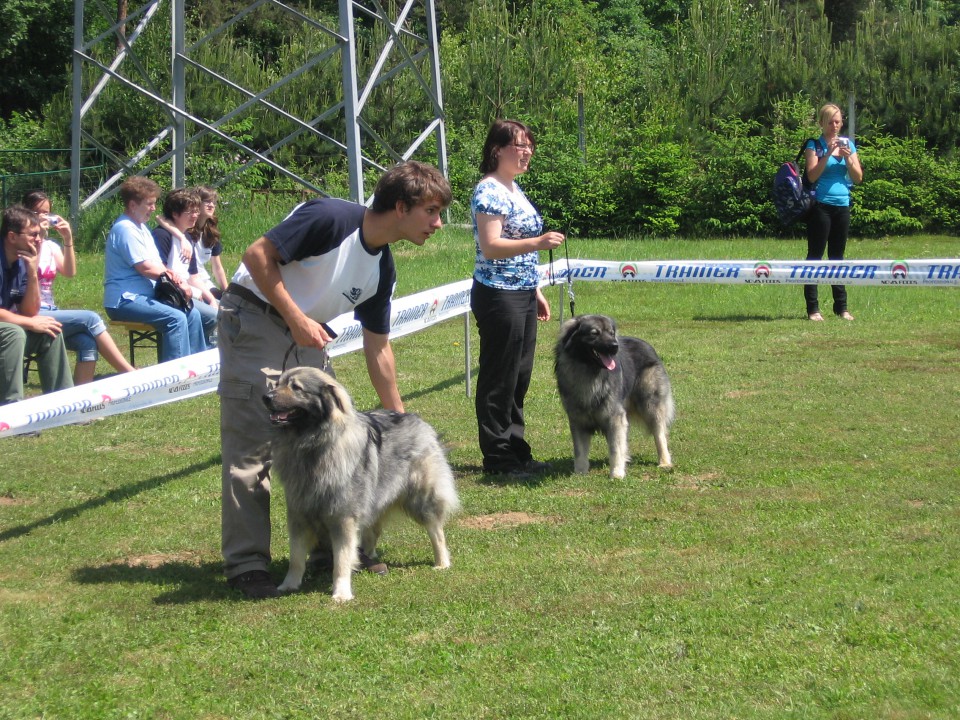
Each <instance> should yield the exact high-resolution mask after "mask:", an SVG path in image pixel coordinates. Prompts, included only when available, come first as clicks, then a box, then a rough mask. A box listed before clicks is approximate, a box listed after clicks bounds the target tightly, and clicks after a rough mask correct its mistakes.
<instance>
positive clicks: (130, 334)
mask: <svg viewBox="0 0 960 720" xmlns="http://www.w3.org/2000/svg"><path fill="white" fill-rule="evenodd" d="M110 324H111V325H112V326H114V327H118V328H122V329H123V330H125V331H126V333H127V338H128V339H129V342H130V364H131V365H133V366H136V364H137V359H136V350H137V348H138V347H141V348H155V349H156V351H157V357H158V358H159V357H160V331H159V330H157V329H156V328H155V327H153V325H147V324H145V323H138V322H128V321H124V320H111V321H110Z"/></svg>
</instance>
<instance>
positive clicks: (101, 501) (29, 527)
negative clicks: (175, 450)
mask: <svg viewBox="0 0 960 720" xmlns="http://www.w3.org/2000/svg"><path fill="white" fill-rule="evenodd" d="M219 464H220V456H219V455H215V456H213V457H210V458H208V459H207V460H205V461H203V462H198V463H194V464H193V465H190V466H188V467H185V468H182V469H180V470H175V471H174V472H170V473H167V474H166V475H160V476H157V477H152V478H147V479H146V480H141V481H140V482H138V483H133V484H132V485H124V486H123V487H118V488H116V489H115V490H111V491H110V492H108V493H107V494H106V495H101V496H100V497H95V498H90V499H89V500H86V501H84V502H82V503H80V504H79V505H74V506H73V507H69V508H64V509H63V510H58V511H57V512H55V513H53V515H48V516H47V517H45V518H40V519H39V520H35V521H33V522H32V523H27V524H26V525H17V526H16V527H12V528H9V529H7V530H4V531H3V532H0V543H3V542H6V541H7V540H13V539H14V538H18V537H22V536H23V535H27V534H29V533H31V532H33V531H34V530H37V529H38V528H42V527H46V526H47V525H53V524H55V523H62V522H64V521H66V520H73V519H74V518H76V517H79V516H80V515H81V514H82V513H85V512H87V511H89V510H93V509H95V508H99V507H103V506H104V505H107V504H109V503H117V502H122V501H124V500H129V499H130V498H132V497H136V496H137V495H139V494H140V493H142V492H147V491H148V490H153V489H155V488H158V487H162V486H163V485H166V484H167V483H168V482H171V481H173V480H179V479H180V478H183V477H189V476H190V475H193V474H194V473H198V472H200V471H202V470H206V469H207V468H210V467H213V466H214V465H219Z"/></svg>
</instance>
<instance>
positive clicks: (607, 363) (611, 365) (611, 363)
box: [600, 355, 617, 371]
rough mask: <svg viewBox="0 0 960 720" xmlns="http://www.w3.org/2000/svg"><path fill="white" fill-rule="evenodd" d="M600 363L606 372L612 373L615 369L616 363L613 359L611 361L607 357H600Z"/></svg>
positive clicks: (610, 358)
mask: <svg viewBox="0 0 960 720" xmlns="http://www.w3.org/2000/svg"><path fill="white" fill-rule="evenodd" d="M600 362H602V363H603V366H604V367H605V368H606V369H607V370H611V371H612V370H616V369H617V361H616V360H614V359H613V358H612V357H611V356H609V355H600Z"/></svg>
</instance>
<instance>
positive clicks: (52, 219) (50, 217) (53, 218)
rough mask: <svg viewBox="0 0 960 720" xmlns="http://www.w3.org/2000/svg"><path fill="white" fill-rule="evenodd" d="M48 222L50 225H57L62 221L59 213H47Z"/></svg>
mask: <svg viewBox="0 0 960 720" xmlns="http://www.w3.org/2000/svg"><path fill="white" fill-rule="evenodd" d="M47 222H48V223H50V227H56V226H57V223H59V222H60V216H59V215H47Z"/></svg>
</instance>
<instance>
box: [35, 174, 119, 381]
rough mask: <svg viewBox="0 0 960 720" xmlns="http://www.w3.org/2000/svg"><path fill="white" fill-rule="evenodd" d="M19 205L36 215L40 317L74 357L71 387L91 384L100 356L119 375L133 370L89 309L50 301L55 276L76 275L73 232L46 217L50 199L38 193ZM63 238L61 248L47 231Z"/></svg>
mask: <svg viewBox="0 0 960 720" xmlns="http://www.w3.org/2000/svg"><path fill="white" fill-rule="evenodd" d="M23 206H24V207H25V208H27V209H28V210H32V211H33V212H34V213H36V214H37V218H38V219H39V220H40V229H41V230H42V231H43V236H42V238H41V244H40V250H39V256H40V259H39V262H38V264H37V269H38V272H39V275H40V314H41V315H46V316H47V317H52V318H53V319H54V320H56V321H57V322H59V323H60V327H61V332H62V334H63V341H64V342H65V343H66V345H67V350H73V351H74V352H75V353H76V354H77V364H76V366H75V367H74V370H73V384H74V385H83V384H84V383H88V382H91V381H92V380H93V378H94V375H95V373H96V369H97V358H98V357H99V355H100V354H102V355H103V357H104V359H105V360H106V361H107V362H108V363H110V364H111V365H112V366H113V367H114V368H116V370H117V371H119V372H129V371H131V370H134V369H135V368H134V367H133V365H131V364H130V363H128V362H127V359H126V358H125V357H124V356H123V353H122V352H120V349H119V348H118V347H117V344H116V343H115V342H114V341H113V338H112V337H110V333H108V332H107V326H106V324H105V323H104V322H103V319H102V318H101V317H100V316H99V315H98V314H97V313H95V312H94V311H93V310H61V309H60V308H59V307H57V304H56V302H55V301H54V299H53V281H54V280H56V278H57V275H63V276H64V277H74V276H75V275H76V274H77V256H76V254H75V251H74V247H73V245H74V243H73V231H72V229H71V228H70V223H68V222H67V221H66V219H65V218H63V217H60V216H58V215H51V214H50V198H49V197H47V195H46V193H44V192H43V191H42V190H32V191H30V192H28V193H27V194H26V195H24V197H23ZM51 228H52V229H53V230H55V231H56V232H57V233H58V234H59V235H60V237H61V238H62V239H63V247H62V248H61V247H60V245H59V244H57V243H56V242H54V241H53V240H51V239H50V238H49V237H48V232H49V229H51Z"/></svg>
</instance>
